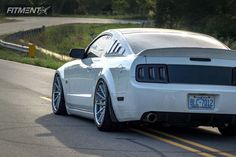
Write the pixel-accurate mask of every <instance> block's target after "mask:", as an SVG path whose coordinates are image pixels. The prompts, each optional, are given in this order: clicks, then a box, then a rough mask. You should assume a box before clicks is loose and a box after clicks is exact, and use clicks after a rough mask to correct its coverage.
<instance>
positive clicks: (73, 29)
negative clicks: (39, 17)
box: [13, 24, 141, 55]
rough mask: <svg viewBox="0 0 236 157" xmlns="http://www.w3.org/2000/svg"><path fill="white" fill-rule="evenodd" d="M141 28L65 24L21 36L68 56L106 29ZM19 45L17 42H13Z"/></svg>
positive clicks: (127, 25)
mask: <svg viewBox="0 0 236 157" xmlns="http://www.w3.org/2000/svg"><path fill="white" fill-rule="evenodd" d="M130 27H141V25H138V24H66V25H59V26H51V27H46V28H45V31H43V32H40V33H36V34H31V35H30V34H29V35H27V36H23V37H22V38H21V39H23V41H24V42H31V43H34V44H36V45H38V46H40V47H43V48H45V49H48V50H51V51H53V52H56V53H60V54H65V55H68V53H69V51H70V49H71V48H85V47H86V46H87V45H88V44H89V43H90V42H91V41H92V39H93V38H94V37H96V36H97V35H98V34H100V33H101V32H103V31H104V30H107V29H113V28H130ZM13 42H16V43H19V42H20V40H18V41H13Z"/></svg>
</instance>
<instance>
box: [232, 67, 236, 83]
mask: <svg viewBox="0 0 236 157" xmlns="http://www.w3.org/2000/svg"><path fill="white" fill-rule="evenodd" d="M232 84H233V86H236V68H233V76H232Z"/></svg>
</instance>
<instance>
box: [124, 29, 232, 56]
mask: <svg viewBox="0 0 236 157" xmlns="http://www.w3.org/2000/svg"><path fill="white" fill-rule="evenodd" d="M124 36H125V38H126V40H127V41H128V43H129V45H130V47H131V48H132V50H133V51H134V53H139V52H141V51H143V50H146V49H154V48H174V47H195V48H216V49H228V48H227V47H226V46H225V45H224V44H222V43H221V42H219V41H218V40H216V39H214V38H211V37H208V36H204V35H195V34H194V35H192V34H185V33H170V34H167V33H165V34H162V33H132V34H124Z"/></svg>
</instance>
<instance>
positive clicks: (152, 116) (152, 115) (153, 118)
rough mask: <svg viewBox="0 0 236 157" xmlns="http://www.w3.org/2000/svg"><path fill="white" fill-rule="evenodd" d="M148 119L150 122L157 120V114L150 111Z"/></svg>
mask: <svg viewBox="0 0 236 157" xmlns="http://www.w3.org/2000/svg"><path fill="white" fill-rule="evenodd" d="M146 121H147V122H149V123H155V122H156V121H157V114H155V113H148V114H147V116H146Z"/></svg>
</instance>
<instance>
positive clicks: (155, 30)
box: [111, 28, 211, 37]
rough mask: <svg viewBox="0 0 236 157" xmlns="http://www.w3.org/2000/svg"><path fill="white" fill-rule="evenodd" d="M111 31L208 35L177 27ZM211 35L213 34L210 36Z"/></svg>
mask: <svg viewBox="0 0 236 157" xmlns="http://www.w3.org/2000/svg"><path fill="white" fill-rule="evenodd" d="M111 31H117V32H120V33H121V34H134V33H161V34H169V33H175V34H188V35H203V36H208V35H205V34H201V33H195V32H190V31H184V30H176V29H163V28H120V29H111ZM208 37H211V36H208Z"/></svg>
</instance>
